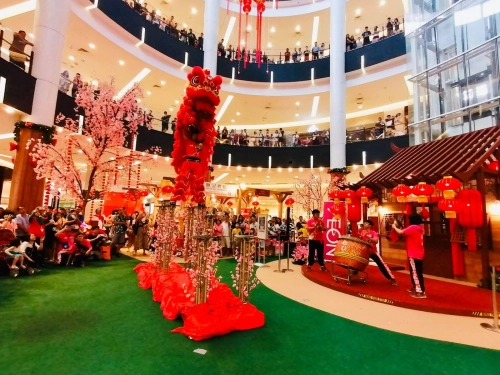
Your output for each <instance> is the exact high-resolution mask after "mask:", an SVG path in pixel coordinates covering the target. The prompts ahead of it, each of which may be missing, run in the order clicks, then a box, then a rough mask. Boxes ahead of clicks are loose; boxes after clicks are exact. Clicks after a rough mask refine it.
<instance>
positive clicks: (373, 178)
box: [356, 126, 500, 190]
mask: <svg viewBox="0 0 500 375" xmlns="http://www.w3.org/2000/svg"><path fill="white" fill-rule="evenodd" d="M499 147H500V126H495V127H491V128H487V129H483V130H478V131H475V132H471V133H466V134H462V135H458V136H455V137H450V138H445V139H442V140H438V141H433V142H429V143H424V144H421V145H417V146H411V147H406V148H403V149H398V150H396V151H397V152H396V155H394V156H393V157H391V158H390V159H389V160H388V161H387V162H385V163H384V164H383V165H382V166H381V167H380V168H378V169H377V170H375V171H374V172H372V173H370V174H369V175H368V176H366V177H365V178H363V179H362V180H361V181H360V182H358V183H357V184H356V185H358V186H368V187H370V188H372V189H373V188H374V189H377V190H378V189H380V188H393V187H395V186H397V185H398V184H401V183H403V184H406V185H415V184H417V183H419V182H427V183H432V184H434V183H436V182H437V181H438V180H439V179H441V178H442V177H443V176H449V175H451V176H454V177H456V178H458V179H459V180H461V181H462V182H466V181H468V180H470V179H471V177H472V176H473V175H474V173H476V171H477V170H478V169H479V168H481V167H482V166H483V165H484V163H485V161H486V160H487V159H488V158H490V157H491V158H495V156H496V155H495V152H496V151H497V149H498V148H499Z"/></svg>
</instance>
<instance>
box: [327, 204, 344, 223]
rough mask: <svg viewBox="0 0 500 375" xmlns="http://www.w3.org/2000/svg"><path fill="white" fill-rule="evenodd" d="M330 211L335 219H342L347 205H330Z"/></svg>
mask: <svg viewBox="0 0 500 375" xmlns="http://www.w3.org/2000/svg"><path fill="white" fill-rule="evenodd" d="M330 212H331V213H332V214H333V218H334V219H335V220H340V218H341V216H342V214H343V213H344V212H345V206H344V205H343V204H334V205H333V206H332V207H330Z"/></svg>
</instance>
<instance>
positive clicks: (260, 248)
mask: <svg viewBox="0 0 500 375" xmlns="http://www.w3.org/2000/svg"><path fill="white" fill-rule="evenodd" d="M258 242H259V247H258V250H257V263H255V266H256V267H259V268H266V267H267V268H269V266H268V265H267V264H266V241H262V240H260V239H259V240H258ZM262 243H264V252H263V253H262V259H261V256H260V251H261V250H262V247H261V244H262ZM261 260H262V262H261Z"/></svg>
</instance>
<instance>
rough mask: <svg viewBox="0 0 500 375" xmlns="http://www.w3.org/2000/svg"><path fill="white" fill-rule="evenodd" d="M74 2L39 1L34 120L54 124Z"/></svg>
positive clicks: (36, 32)
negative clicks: (65, 41) (66, 35)
mask: <svg viewBox="0 0 500 375" xmlns="http://www.w3.org/2000/svg"><path fill="white" fill-rule="evenodd" d="M69 8H70V1H69V0H68V1H67V0H64V1H61V0H36V10H35V24H34V28H33V33H34V35H35V38H34V42H33V43H34V44H35V46H34V47H33V52H34V61H33V70H32V74H33V76H34V77H35V78H36V79H37V81H36V86H35V96H34V98H33V108H32V112H31V118H30V119H31V121H33V122H35V123H37V124H41V125H48V126H51V125H53V124H54V114H55V110H56V101H57V90H58V88H59V77H60V75H61V61H62V53H63V48H64V37H65V34H66V29H67V26H68V21H69Z"/></svg>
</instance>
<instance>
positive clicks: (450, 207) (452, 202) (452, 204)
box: [438, 198, 460, 219]
mask: <svg viewBox="0 0 500 375" xmlns="http://www.w3.org/2000/svg"><path fill="white" fill-rule="evenodd" d="M438 208H439V209H440V210H441V211H444V216H445V217H446V218H447V219H454V218H456V217H457V211H459V209H460V202H459V201H457V200H456V199H454V198H449V199H448V198H443V199H441V200H440V201H439V202H438Z"/></svg>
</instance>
